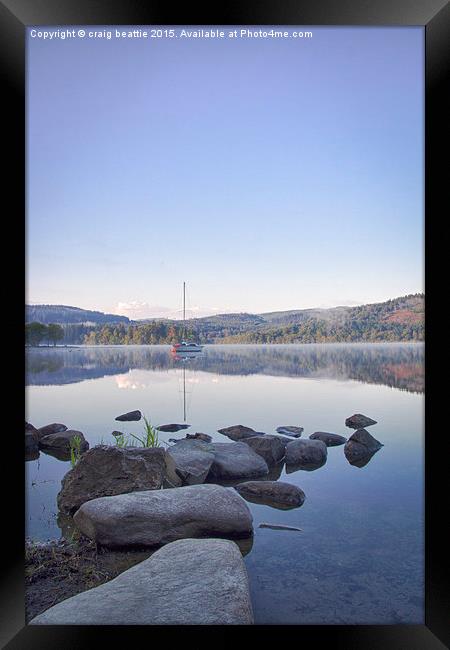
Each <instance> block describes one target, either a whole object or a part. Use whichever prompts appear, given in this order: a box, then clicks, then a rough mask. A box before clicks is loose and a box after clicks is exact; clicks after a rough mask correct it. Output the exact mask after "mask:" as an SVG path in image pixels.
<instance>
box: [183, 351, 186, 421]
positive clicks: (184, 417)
mask: <svg viewBox="0 0 450 650" xmlns="http://www.w3.org/2000/svg"><path fill="white" fill-rule="evenodd" d="M183 422H186V366H185V365H184V364H183Z"/></svg>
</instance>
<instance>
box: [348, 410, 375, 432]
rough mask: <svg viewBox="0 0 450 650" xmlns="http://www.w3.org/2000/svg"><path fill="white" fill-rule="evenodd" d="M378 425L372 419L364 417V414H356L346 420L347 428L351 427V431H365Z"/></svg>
mask: <svg viewBox="0 0 450 650" xmlns="http://www.w3.org/2000/svg"><path fill="white" fill-rule="evenodd" d="M376 423H377V422H376V420H372V418H368V417H367V415H362V413H355V414H354V415H351V416H350V417H349V418H347V419H346V420H345V426H346V427H350V429H363V428H364V427H370V426H372V424H376Z"/></svg>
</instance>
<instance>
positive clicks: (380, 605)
mask: <svg viewBox="0 0 450 650" xmlns="http://www.w3.org/2000/svg"><path fill="white" fill-rule="evenodd" d="M424 36H425V29H424V27H421V26H416V27H414V26H413V27H400V26H399V27H392V26H391V27H381V26H379V27H345V26H342V27H341V26H331V27H324V26H308V25H307V26H301V25H300V26H295V25H290V26H282V25H250V26H244V25H230V26H228V25H201V26H188V25H184V26H183V25H175V26H174V25H166V26H148V25H129V26H126V25H84V26H83V25H81V26H78V25H77V26H74V25H60V26H58V25H50V26H43V25H39V26H35V27H33V26H28V27H27V28H26V169H27V181H26V323H25V335H26V344H25V353H26V423H25V447H26V452H25V471H26V481H25V483H26V484H25V490H26V522H25V529H26V540H25V544H26V558H25V559H26V567H25V571H26V576H25V577H26V586H25V589H26V594H25V601H26V602H25V604H26V621H27V623H29V624H31V625H400V624H401V625H423V624H424V623H425V578H424V567H425V551H424V469H425V466H424V338H425V334H424V301H425V293H424V291H425V289H424V119H425V116H424V100H425V84H424V61H425V58H424V57H425V51H424V47H425V40H424Z"/></svg>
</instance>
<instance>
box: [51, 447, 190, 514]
mask: <svg viewBox="0 0 450 650" xmlns="http://www.w3.org/2000/svg"><path fill="white" fill-rule="evenodd" d="M180 484H181V480H180V479H179V477H178V476H177V475H176V473H175V463H174V461H173V459H172V458H171V457H170V456H169V455H168V453H167V452H166V451H165V450H164V449H162V448H160V447H154V448H146V447H136V448H129V447H113V446H111V447H110V446H98V447H93V449H90V450H89V451H87V452H86V453H85V454H83V456H82V457H81V459H80V460H79V461H78V463H77V464H76V465H75V467H74V468H72V469H71V470H70V471H69V472H67V474H66V475H65V476H64V478H63V480H62V483H61V491H60V492H59V494H58V497H57V503H58V508H59V509H60V511H62V512H63V513H65V514H73V513H74V512H75V511H76V510H78V508H79V507H80V506H81V505H82V504H83V503H85V502H86V501H90V500H91V499H97V498H98V497H105V496H114V495H117V494H124V493H127V492H136V491H138V490H159V489H160V488H161V487H163V485H168V486H171V487H172V486H174V485H175V486H176V485H180Z"/></svg>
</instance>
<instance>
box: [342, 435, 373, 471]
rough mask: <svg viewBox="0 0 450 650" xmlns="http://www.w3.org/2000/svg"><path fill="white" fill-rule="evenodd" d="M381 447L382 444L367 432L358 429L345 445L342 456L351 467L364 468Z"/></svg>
mask: <svg viewBox="0 0 450 650" xmlns="http://www.w3.org/2000/svg"><path fill="white" fill-rule="evenodd" d="M381 447H383V445H382V443H381V442H379V441H378V440H376V438H374V437H373V436H372V435H370V433H369V432H368V431H366V430H365V429H358V431H355V433H354V434H353V435H351V436H350V438H349V439H348V440H347V442H346V443H345V447H344V454H345V457H346V459H347V460H348V462H349V463H350V464H351V465H357V466H358V467H364V465H367V463H368V462H369V460H370V459H371V458H372V456H373V455H374V453H375V452H377V451H378V450H379V449H381ZM361 461H362V464H361Z"/></svg>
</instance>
